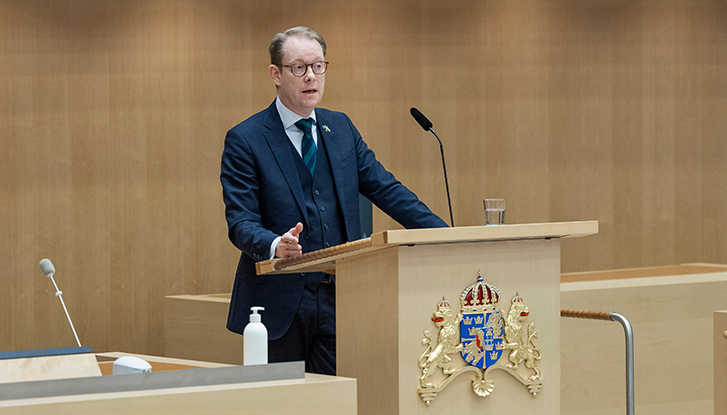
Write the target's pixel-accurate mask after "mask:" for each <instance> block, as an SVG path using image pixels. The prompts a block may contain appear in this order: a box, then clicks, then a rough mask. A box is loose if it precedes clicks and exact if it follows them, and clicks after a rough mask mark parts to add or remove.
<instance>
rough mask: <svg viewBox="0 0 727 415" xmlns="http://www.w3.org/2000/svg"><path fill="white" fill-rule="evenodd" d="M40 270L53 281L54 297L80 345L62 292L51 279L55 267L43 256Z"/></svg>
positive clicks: (79, 344)
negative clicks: (59, 303)
mask: <svg viewBox="0 0 727 415" xmlns="http://www.w3.org/2000/svg"><path fill="white" fill-rule="evenodd" d="M39 265H40V270H41V271H42V272H43V275H45V276H46V277H48V278H50V280H51V281H52V282H53V286H54V287H55V288H56V297H58V298H59V299H60V300H61V305H62V306H63V311H65V312H66V318H67V319H68V324H70V325H71V330H73V335H74V336H75V337H76V343H78V347H82V346H81V342H80V341H79V340H78V334H76V328H75V327H73V322H72V321H71V316H70V315H68V309H67V308H66V303H65V302H63V292H62V291H61V290H59V289H58V285H56V281H55V280H54V279H53V275H54V274H55V273H56V268H55V267H54V266H53V263H52V262H50V259H48V258H43V259H41V260H40V264H39Z"/></svg>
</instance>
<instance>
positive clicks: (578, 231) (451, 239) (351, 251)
mask: <svg viewBox="0 0 727 415" xmlns="http://www.w3.org/2000/svg"><path fill="white" fill-rule="evenodd" d="M597 233H598V221H595V220H594V221H579V222H553V223H525V224H516V225H494V226H464V227H456V228H427V229H395V230H388V231H383V232H377V233H375V234H373V235H371V236H370V237H368V238H364V239H360V240H358V241H353V242H348V243H345V244H342V245H338V246H333V247H330V248H325V249H321V250H318V251H313V252H308V253H305V254H303V255H300V256H297V257H293V258H283V259H271V260H267V261H262V262H258V263H257V264H256V266H257V273H258V275H263V274H285V273H294V272H314V271H322V272H329V273H331V274H334V273H335V268H336V265H335V264H336V261H337V260H338V259H343V258H346V257H350V256H353V255H358V254H362V253H366V252H372V251H377V250H380V249H385V248H390V247H394V246H402V245H421V244H427V245H429V244H443V243H464V242H486V241H515V240H532V239H554V238H574V237H581V236H588V235H594V234H597Z"/></svg>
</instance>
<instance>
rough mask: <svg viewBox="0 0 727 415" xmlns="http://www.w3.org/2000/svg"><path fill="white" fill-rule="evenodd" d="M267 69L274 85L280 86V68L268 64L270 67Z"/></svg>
mask: <svg viewBox="0 0 727 415" xmlns="http://www.w3.org/2000/svg"><path fill="white" fill-rule="evenodd" d="M268 69H269V70H270V78H272V79H273V82H274V83H275V86H280V75H281V73H280V68H278V67H277V66H275V65H273V64H270V67H269V68H268Z"/></svg>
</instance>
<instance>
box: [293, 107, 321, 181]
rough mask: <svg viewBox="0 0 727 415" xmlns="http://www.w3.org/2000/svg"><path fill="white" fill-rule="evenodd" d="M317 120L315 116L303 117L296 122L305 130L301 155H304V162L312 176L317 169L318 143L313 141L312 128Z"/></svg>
mask: <svg viewBox="0 0 727 415" xmlns="http://www.w3.org/2000/svg"><path fill="white" fill-rule="evenodd" d="M314 122H315V120H314V119H313V118H303V119H300V120H298V121H297V122H296V123H295V126H296V127H298V128H299V129H300V130H301V131H303V142H302V143H301V157H303V163H305V165H306V167H308V170H310V174H311V176H312V175H313V172H314V171H315V170H316V153H317V151H316V143H315V141H313V133H312V132H311V128H312V127H313V123H314Z"/></svg>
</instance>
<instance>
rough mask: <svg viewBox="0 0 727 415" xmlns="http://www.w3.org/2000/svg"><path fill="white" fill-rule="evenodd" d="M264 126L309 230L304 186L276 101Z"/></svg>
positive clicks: (269, 108)
mask: <svg viewBox="0 0 727 415" xmlns="http://www.w3.org/2000/svg"><path fill="white" fill-rule="evenodd" d="M264 125H265V127H266V128H268V132H267V133H266V134H265V139H266V140H267V142H268V145H269V146H270V149H271V150H272V152H273V154H274V155H275V159H276V160H277V162H278V166H279V167H280V170H281V171H282V172H283V176H284V177H285V181H286V182H287V183H288V187H289V188H290V191H291V193H293V197H294V198H295V202H296V203H297V204H298V208H299V209H300V211H301V212H302V214H303V217H304V218H305V227H306V229H307V228H308V227H309V226H310V221H309V220H308V212H307V211H306V208H305V198H304V196H303V185H301V183H300V177H298V171H297V170H296V168H295V160H294V159H293V154H292V152H291V151H290V139H289V138H288V134H286V133H285V129H284V128H283V123H282V121H280V115H279V114H278V110H277V108H275V101H273V103H272V105H270V107H268V110H267V114H266V116H265V121H264Z"/></svg>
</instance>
